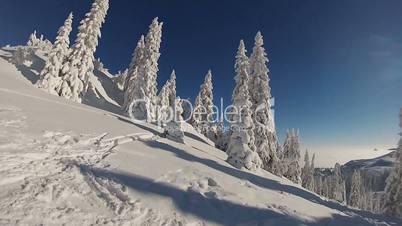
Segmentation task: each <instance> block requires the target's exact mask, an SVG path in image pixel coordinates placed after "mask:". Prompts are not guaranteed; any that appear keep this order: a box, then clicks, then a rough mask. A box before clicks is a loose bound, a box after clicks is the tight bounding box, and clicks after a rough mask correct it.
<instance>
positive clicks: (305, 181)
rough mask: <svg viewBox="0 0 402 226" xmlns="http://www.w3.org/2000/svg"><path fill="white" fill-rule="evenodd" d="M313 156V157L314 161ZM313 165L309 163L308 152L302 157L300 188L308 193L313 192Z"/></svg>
mask: <svg viewBox="0 0 402 226" xmlns="http://www.w3.org/2000/svg"><path fill="white" fill-rule="evenodd" d="M314 158H315V155H314V157H313V161H314ZM313 167H314V163H313V162H311V163H310V157H309V154H308V150H306V153H305V155H304V166H303V169H302V172H301V179H302V186H303V187H304V188H306V189H308V190H310V191H314V168H313Z"/></svg>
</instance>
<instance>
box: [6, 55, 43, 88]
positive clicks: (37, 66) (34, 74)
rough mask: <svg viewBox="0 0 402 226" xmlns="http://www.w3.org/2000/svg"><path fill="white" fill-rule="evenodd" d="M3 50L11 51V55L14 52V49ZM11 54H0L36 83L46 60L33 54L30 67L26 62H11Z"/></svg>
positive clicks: (30, 80)
mask: <svg viewBox="0 0 402 226" xmlns="http://www.w3.org/2000/svg"><path fill="white" fill-rule="evenodd" d="M3 51H5V52H8V53H10V54H11V56H12V54H13V52H14V50H4V49H3ZM11 56H2V55H0V57H1V58H3V59H4V60H6V61H8V62H10V63H12V64H13V65H14V66H15V67H16V68H17V70H18V71H19V72H21V74H22V75H23V76H24V77H25V78H26V79H27V80H28V81H29V82H31V83H32V84H36V82H37V81H38V80H39V73H40V71H41V69H42V68H43V67H44V66H45V61H44V60H42V59H41V58H40V57H38V56H36V55H34V56H32V62H31V63H32V64H31V65H30V66H29V67H28V66H27V65H25V64H15V63H13V62H11Z"/></svg>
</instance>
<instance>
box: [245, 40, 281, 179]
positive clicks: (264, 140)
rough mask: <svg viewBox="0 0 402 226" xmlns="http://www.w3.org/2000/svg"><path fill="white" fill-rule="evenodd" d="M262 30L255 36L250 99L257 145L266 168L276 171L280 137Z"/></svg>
mask: <svg viewBox="0 0 402 226" xmlns="http://www.w3.org/2000/svg"><path fill="white" fill-rule="evenodd" d="M263 45H264V41H263V37H262V35H261V32H258V33H257V35H256V36H255V45H254V48H253V53H252V54H251V57H250V69H249V71H250V81H249V90H250V97H251V98H250V100H251V103H252V108H251V111H252V112H253V120H254V125H255V129H254V134H255V136H256V137H255V145H256V147H257V152H258V154H259V156H260V158H261V160H262V161H263V167H264V169H266V170H268V171H271V172H273V173H276V172H275V166H277V165H278V161H279V160H278V157H277V155H276V152H277V146H278V139H277V135H276V131H275V125H274V118H273V113H272V110H271V102H270V101H271V100H270V99H271V88H270V87H269V76H268V73H269V70H268V67H267V63H268V58H267V54H266V52H265V49H264V47H263Z"/></svg>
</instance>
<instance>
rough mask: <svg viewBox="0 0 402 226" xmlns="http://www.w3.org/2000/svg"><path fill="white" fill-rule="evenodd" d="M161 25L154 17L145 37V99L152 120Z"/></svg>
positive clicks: (153, 116) (156, 86)
mask: <svg viewBox="0 0 402 226" xmlns="http://www.w3.org/2000/svg"><path fill="white" fill-rule="evenodd" d="M162 26H163V22H160V23H159V22H158V18H155V19H154V20H153V21H152V23H151V26H150V27H149V32H148V34H147V36H146V37H145V49H146V55H147V62H146V64H145V68H144V73H145V76H146V77H147V78H148V79H147V81H148V82H147V83H146V90H147V93H146V94H147V99H149V101H150V109H149V111H150V116H151V119H152V120H155V119H156V106H157V101H158V96H157V92H158V83H157V75H158V71H159V68H158V60H159V57H160V55H161V54H160V46H161V42H162Z"/></svg>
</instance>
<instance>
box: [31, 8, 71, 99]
mask: <svg viewBox="0 0 402 226" xmlns="http://www.w3.org/2000/svg"><path fill="white" fill-rule="evenodd" d="M72 22H73V14H72V13H70V15H69V16H68V18H67V19H66V21H65V22H64V25H63V26H61V27H60V29H59V31H58V32H57V37H56V40H55V42H54V44H53V48H52V50H51V51H50V53H49V56H48V59H47V60H46V63H45V67H44V68H43V70H42V71H41V73H40V76H39V80H38V82H37V87H38V88H41V89H43V90H45V91H47V92H49V93H51V94H55V95H58V93H57V91H56V88H57V87H59V86H60V85H61V81H62V80H61V77H60V70H61V67H62V65H63V62H64V61H65V59H66V58H67V57H68V55H69V53H70V38H69V35H70V32H71V30H72V28H71V25H72Z"/></svg>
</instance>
